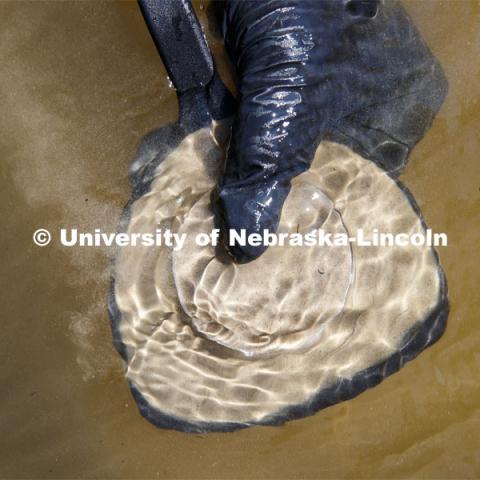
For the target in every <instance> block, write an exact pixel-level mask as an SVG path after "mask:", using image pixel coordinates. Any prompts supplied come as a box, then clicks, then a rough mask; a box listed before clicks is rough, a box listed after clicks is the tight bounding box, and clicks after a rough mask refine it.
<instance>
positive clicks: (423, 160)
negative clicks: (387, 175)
mask: <svg viewBox="0 0 480 480" xmlns="http://www.w3.org/2000/svg"><path fill="white" fill-rule="evenodd" d="M405 5H406V7H407V9H408V11H409V12H410V13H411V15H412V17H413V19H414V21H415V22H416V24H417V26H418V27H419V29H420V30H421V32H422V33H423V35H424V37H425V39H426V41H427V43H428V44H429V45H430V47H431V49H432V50H433V52H434V53H435V55H437V57H438V58H439V60H440V61H441V63H442V65H443V67H444V69H445V71H446V74H447V77H448V79H449V81H450V93H449V96H448V97H447V100H446V102H445V104H444V106H443V107H442V110H441V111H440V114H439V115H438V117H437V119H436V120H435V122H434V125H433V127H432V129H431V130H430V131H429V133H428V134H427V135H426V137H425V138H424V140H423V141H422V142H421V143H420V144H419V145H418V146H417V147H416V149H415V150H414V152H413V155H412V156H411V159H410V164H409V166H408V167H407V170H406V172H405V174H404V175H403V176H402V180H403V181H404V182H405V184H406V185H407V186H408V187H409V188H410V189H411V191H412V192H413V193H414V195H415V197H416V199H417V202H418V203H419V205H420V207H421V208H422V210H423V213H424V216H425V218H426V221H427V223H428V225H429V226H430V227H431V228H432V229H433V230H434V231H438V232H443V231H445V232H446V233H447V234H448V238H449V246H448V247H444V248H442V249H441V250H440V252H439V253H440V258H441V261H442V265H443V267H444V269H445V272H446V275H447V279H448V282H449V289H450V298H451V302H452V311H451V314H450V317H449V325H448V328H447V331H446V333H445V335H444V336H443V338H442V339H441V340H440V341H439V342H438V343H437V344H436V345H435V346H433V347H432V348H431V349H428V350H427V351H425V352H424V353H422V355H421V356H420V357H419V358H418V359H417V360H415V361H414V362H412V363H410V364H408V365H407V366H406V367H405V368H404V369H403V370H402V371H401V372H400V373H398V374H396V375H394V376H392V377H390V378H388V379H387V380H385V381H384V382H383V383H382V384H381V385H379V386H378V387H376V388H374V389H373V390H370V391H368V392H366V393H364V394H362V395H361V396H359V397H357V398H356V399H354V400H352V401H349V402H346V403H342V404H339V405H337V406H334V407H331V408H329V409H327V410H324V411H321V412H319V413H317V414H316V415H315V416H314V417H310V418H307V419H304V420H299V421H295V422H291V423H289V424H287V425H285V426H283V427H280V428H274V427H255V428H251V429H248V430H245V431H239V432H235V433H233V434H208V435H206V436H200V435H188V434H183V433H178V432H172V431H162V430H158V429H156V428H155V427H153V426H152V425H150V424H149V423H148V422H146V421H145V420H144V419H143V418H142V417H141V416H140V415H139V413H138V411H137V408H136V406H135V404H134V402H133V399H132V398H131V396H130V393H129V390H128V387H127V384H126V382H125V379H124V376H123V371H122V364H121V361H120V359H119V357H118V355H117V353H116V352H115V351H114V349H113V347H112V345H111V333H110V327H109V321H108V316H107V312H106V295H107V290H108V267H109V258H108V255H109V254H110V253H111V252H109V251H108V250H107V249H102V248H98V249H91V248H85V249H80V248H72V249H68V248H65V247H59V246H58V245H52V246H49V247H45V248H43V249H40V248H39V247H36V246H35V245H33V243H32V239H31V235H32V233H33V231H34V230H36V229H37V228H40V227H45V228H49V229H51V230H52V231H54V230H55V229H59V228H60V227H74V226H76V227H78V228H82V229H84V230H93V229H94V228H95V227H99V228H102V230H104V231H110V230H113V229H114V228H115V225H116V222H117V219H118V216H119V214H120V212H121V209H122V207H123V205H124V203H125V202H126V201H127V199H128V197H129V194H130V189H129V186H128V183H127V177H126V172H127V166H128V164H129V162H130V160H131V159H132V158H133V155H134V152H135V148H136V145H137V144H138V142H139V140H140V139H141V137H142V136H143V135H145V134H146V133H147V132H148V131H150V130H152V129H153V128H156V127H158V126H160V125H163V124H165V123H167V122H169V121H172V120H173V119H175V117H176V101H175V95H174V92H173V91H172V90H171V89H170V88H169V86H168V79H167V76H166V73H165V71H164V69H163V66H162V64H161V61H160V59H159V58H158V55H157V53H156V51H155V49H154V47H153V44H152V42H151V40H150V37H149V36H148V32H147V30H146V28H145V26H144V23H143V20H142V18H141V15H140V12H139V10H138V8H137V6H136V4H135V3H133V2H67V1H65V2H53V1H51V2H31V3H30V2H6V1H4V2H2V3H0V18H1V19H2V21H1V24H0V61H1V64H2V66H3V69H2V73H1V74H0V105H1V107H2V116H1V118H0V132H1V133H0V153H1V157H2V167H1V182H2V189H1V196H2V218H3V222H4V223H3V225H4V229H5V230H4V233H3V235H2V237H1V244H2V245H1V247H2V248H1V249H0V251H1V254H2V267H3V272H2V276H1V282H2V285H1V287H2V291H3V295H2V297H1V301H2V305H1V311H2V312H3V326H4V327H3V332H2V335H1V336H0V352H1V354H0V355H1V358H2V360H3V361H2V363H1V366H0V378H1V379H2V385H3V388H2V391H1V393H0V409H1V412H2V413H1V417H0V422H1V431H2V438H1V439H0V477H14V478H95V477H102V478H165V479H167V478H179V477H180V478H212V477H213V478H259V477H262V478H349V477H353V478H385V477H388V478H405V477H416V478H440V477H441V478H476V477H479V476H480V459H479V457H478V450H479V448H480V434H479V433H478V432H479V429H480V385H479V382H478V371H479V368H480V354H479V352H480V332H479V329H478V311H479V307H480V295H479V294H478V285H479V283H480V266H479V262H478V260H477V259H478V256H477V248H478V246H479V244H480V242H479V241H480V230H479V225H480V165H479V163H478V150H479V147H480V138H479V134H478V132H479V131H480V65H479V64H478V52H479V51H480V4H479V3H478V2H477V1H467V0H459V1H455V0H452V1H438V2H437V1H419V0H414V1H408V2H405ZM200 6H201V4H200V3H199V4H197V9H198V11H199V12H200V13H201V14H203V12H204V11H205V10H203V11H201V10H200Z"/></svg>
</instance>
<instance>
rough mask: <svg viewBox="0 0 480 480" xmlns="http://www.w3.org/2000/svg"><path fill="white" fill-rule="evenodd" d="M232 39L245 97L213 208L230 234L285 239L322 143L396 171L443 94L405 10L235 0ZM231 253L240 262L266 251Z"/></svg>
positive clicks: (229, 11)
mask: <svg viewBox="0 0 480 480" xmlns="http://www.w3.org/2000/svg"><path fill="white" fill-rule="evenodd" d="M224 36H225V44H226V48H227V50H228V52H229V55H230V57H231V59H232V62H233V64H234V66H235V68H236V71H237V76H238V92H239V99H238V100H239V107H238V110H237V113H236V116H235V121H234V124H233V129H232V137H231V141H230V145H229V148H228V154H227V159H226V167H225V173H224V176H223V179H222V180H221V183H220V185H219V188H218V195H217V199H216V210H217V213H218V223H219V226H220V227H221V228H222V230H223V231H224V232H227V231H228V229H236V230H240V229H245V230H246V232H247V234H250V233H255V232H256V233H262V232H263V230H264V229H266V230H268V231H270V232H274V231H276V229H277V227H278V222H279V218H280V214H281V210H282V206H283V203H284V201H285V198H286V196H287V195H288V193H289V190H290V182H291V179H292V178H293V177H294V176H296V175H298V174H300V173H301V172H303V171H305V170H306V169H308V167H309V165H310V163H311V161H312V159H313V157H314V153H315V150H316V148H317V146H318V144H319V143H320V141H321V140H322V139H328V140H332V141H337V142H340V143H343V144H345V145H348V146H349V147H350V148H352V149H353V150H354V151H356V152H357V153H359V154H361V155H362V156H364V157H365V158H369V159H371V160H372V161H375V162H376V163H377V164H378V165H380V166H381V167H383V168H385V170H386V171H388V172H389V173H390V174H392V175H396V174H398V173H399V172H400V171H401V170H402V169H403V167H404V166H405V164H406V160H407V157H408V155H409V153H410V151H411V149H412V148H413V146H414V145H415V144H416V143H417V142H418V141H419V140H420V139H421V138H422V136H423V135H424V133H425V131H426V130H427V129H428V127H429V126H430V124H431V121H432V119H433V117H434V115H435V114H436V112H437V111H438V109H439V108H440V106H441V104H442V101H443V99H444V97H445V94H446V90H447V83H446V80H445V77H444V75H443V72H442V69H441V67H440V66H439V64H438V63H437V61H436V60H435V58H434V57H433V56H432V54H431V53H430V51H429V50H428V48H427V46H426V45H425V44H424V42H423V41H422V39H421V37H420V35H419V33H418V31H417V30H416V29H415V27H414V26H413V24H412V22H411V20H410V19H409V17H408V15H407V14H406V13H405V11H404V10H403V9H402V7H401V6H400V5H399V4H398V3H397V2H396V1H391V0H390V1H388V0H385V1H381V0H349V1H346V0H322V1H319V0H266V1H259V0H229V1H228V2H227V3H226V5H225V10H224ZM227 248H228V249H229V252H230V254H231V255H232V256H233V257H234V259H235V260H236V261H237V262H240V263H243V262H248V261H250V260H253V259H255V258H257V257H258V256H259V255H261V254H262V253H263V251H264V250H265V247H263V246H259V247H252V246H248V245H247V246H241V245H234V246H229V247H227Z"/></svg>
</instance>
